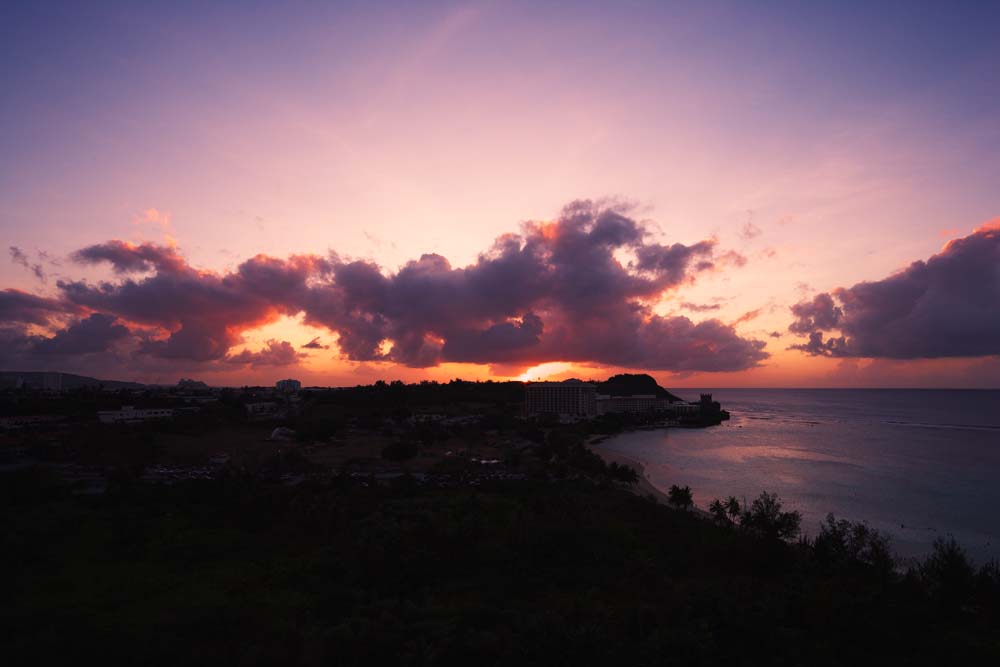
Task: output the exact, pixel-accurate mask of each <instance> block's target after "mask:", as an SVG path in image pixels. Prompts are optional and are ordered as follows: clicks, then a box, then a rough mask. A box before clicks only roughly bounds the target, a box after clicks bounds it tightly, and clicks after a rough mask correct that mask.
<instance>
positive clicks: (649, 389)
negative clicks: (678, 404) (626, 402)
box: [597, 373, 683, 401]
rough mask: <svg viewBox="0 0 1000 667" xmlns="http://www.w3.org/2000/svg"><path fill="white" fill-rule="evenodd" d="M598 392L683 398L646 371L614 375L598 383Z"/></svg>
mask: <svg viewBox="0 0 1000 667" xmlns="http://www.w3.org/2000/svg"><path fill="white" fill-rule="evenodd" d="M597 393H599V394H608V395H610V396H636V395H653V396H656V397H657V398H666V399H668V400H670V401H681V400H683V399H681V398H680V397H679V396H677V395H676V394H672V393H670V392H669V391H667V390H666V389H664V388H663V387H661V386H660V385H659V384H657V382H656V380H655V379H653V377H652V376H650V375H646V374H645V373H638V374H631V373H622V374H620V375H613V376H611V377H610V378H608V379H607V380H605V381H604V382H598V383H597Z"/></svg>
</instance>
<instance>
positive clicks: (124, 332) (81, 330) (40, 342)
mask: <svg viewBox="0 0 1000 667" xmlns="http://www.w3.org/2000/svg"><path fill="white" fill-rule="evenodd" d="M130 333H131V332H130V331H129V330H128V328H127V327H125V326H124V325H122V324H121V323H119V322H118V319H117V318H116V317H114V316H113V315H106V314H103V313H92V314H91V315H90V316H88V317H86V318H85V319H82V320H79V321H77V322H75V323H73V324H71V325H70V326H68V327H66V328H65V329H62V330H61V331H59V332H57V333H56V334H55V335H54V336H52V337H51V338H38V339H37V341H36V343H35V346H34V349H35V352H37V353H38V354H41V355H51V354H62V355H75V354H93V353H96V352H108V351H109V350H111V348H112V347H114V345H115V344H116V343H118V342H119V341H123V340H125V339H127V338H129V336H130Z"/></svg>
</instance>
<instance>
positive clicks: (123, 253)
mask: <svg viewBox="0 0 1000 667" xmlns="http://www.w3.org/2000/svg"><path fill="white" fill-rule="evenodd" d="M71 258H72V259H73V260H74V261H76V262H80V263H82V264H99V263H101V262H108V263H109V264H111V266H112V268H113V269H114V271H115V273H141V272H145V271H152V270H153V269H156V270H157V271H159V272H161V273H180V272H182V271H184V269H185V267H186V263H185V261H184V259H183V258H182V257H181V256H180V255H179V254H178V253H177V250H176V249H175V248H173V247H171V246H162V245H156V244H154V243H142V244H140V245H135V244H132V243H129V242H128V241H108V242H107V243H99V244H97V245H92V246H88V247H86V248H82V249H80V250H77V251H76V252H74V253H73V254H72V255H71Z"/></svg>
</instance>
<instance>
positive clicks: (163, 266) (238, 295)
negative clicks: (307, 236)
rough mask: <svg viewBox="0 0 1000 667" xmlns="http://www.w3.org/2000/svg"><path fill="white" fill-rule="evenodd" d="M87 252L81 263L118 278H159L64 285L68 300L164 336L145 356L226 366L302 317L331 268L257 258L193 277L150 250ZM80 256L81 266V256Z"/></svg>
mask: <svg viewBox="0 0 1000 667" xmlns="http://www.w3.org/2000/svg"><path fill="white" fill-rule="evenodd" d="M94 249H98V250H94ZM134 249H139V254H138V255H135V256H133V255H131V254H130V252H131V250H134ZM86 250H88V251H92V252H88V254H87V259H85V260H83V261H88V262H93V261H107V262H110V263H112V265H113V267H114V268H115V270H116V271H118V272H127V271H134V270H144V267H146V268H153V269H155V273H154V274H153V275H151V276H148V277H145V278H142V279H139V280H135V279H133V278H125V279H124V280H122V281H120V282H118V283H109V282H102V283H100V284H98V285H90V284H87V283H84V282H65V281H60V282H59V283H58V287H59V289H60V290H61V291H62V293H63V297H64V299H65V300H66V301H68V302H69V303H72V304H75V305H77V306H80V307H85V308H90V309H94V310H101V311H104V312H113V313H115V314H117V315H118V316H119V317H121V318H123V319H126V320H128V321H130V322H133V323H136V324H141V325H145V326H149V327H156V328H158V329H160V330H162V331H163V332H165V333H166V334H167V335H165V336H163V337H151V338H148V339H147V340H145V341H144V342H143V345H142V350H143V352H145V353H147V354H150V355H153V356H157V357H162V358H167V359H189V360H194V361H211V360H218V359H222V358H224V357H225V356H226V354H227V353H228V351H229V350H230V348H232V347H233V346H235V345H237V344H239V342H240V334H241V333H242V332H243V331H246V330H247V329H252V328H254V327H256V326H260V325H262V324H265V323H267V322H271V321H274V320H275V319H277V317H279V316H280V315H284V314H292V313H297V312H299V311H301V310H302V308H303V304H304V303H305V301H306V294H307V292H308V287H307V281H308V280H309V279H311V278H318V277H322V276H323V275H325V274H326V273H327V272H328V271H329V269H330V264H329V263H328V262H327V261H326V260H324V259H321V258H318V257H312V256H293V257H290V258H289V259H287V260H280V259H275V258H271V257H267V256H264V255H258V256H256V257H253V258H251V259H249V260H247V261H246V262H243V263H242V264H240V265H239V266H238V267H237V269H236V271H235V272H232V273H228V274H221V275H220V274H216V273H212V272H206V271H198V270H195V269H194V268H192V267H191V266H189V265H188V264H187V262H186V261H185V260H184V259H183V258H182V257H180V256H179V255H178V254H177V253H176V252H175V251H174V250H173V249H172V248H165V247H162V246H155V245H152V244H143V245H142V246H131V245H129V244H120V243H107V244H101V245H99V246H91V247H90V248H89V249H86ZM108 251H110V252H108ZM81 252H83V251H81ZM76 256H77V258H78V259H79V256H80V253H76ZM146 262H148V264H145V263H146Z"/></svg>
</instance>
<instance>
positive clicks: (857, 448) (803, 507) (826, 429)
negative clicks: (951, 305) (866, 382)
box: [603, 389, 1000, 562]
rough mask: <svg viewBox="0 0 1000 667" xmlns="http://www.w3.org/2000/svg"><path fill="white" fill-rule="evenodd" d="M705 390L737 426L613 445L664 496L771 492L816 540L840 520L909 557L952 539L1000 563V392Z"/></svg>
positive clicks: (624, 439)
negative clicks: (825, 524)
mask: <svg viewBox="0 0 1000 667" xmlns="http://www.w3.org/2000/svg"><path fill="white" fill-rule="evenodd" d="M706 391H712V393H714V395H715V398H716V399H717V400H720V401H721V402H722V404H723V407H725V408H726V409H728V410H729V411H730V412H731V413H732V414H733V419H732V420H731V421H729V422H728V423H726V424H724V425H722V426H718V427H714V428H709V429H671V430H667V431H639V432H634V433H627V434H623V435H620V436H617V437H615V438H611V439H609V440H608V441H606V442H605V443H603V444H604V446H605V447H607V448H608V449H610V450H614V451H618V452H621V453H623V454H626V455H629V456H632V457H633V458H636V459H638V460H640V461H642V462H643V463H644V464H646V465H647V470H648V472H649V475H650V479H651V480H652V481H653V483H654V484H656V485H657V486H659V487H660V488H665V487H669V486H670V485H671V484H681V485H684V484H687V485H690V486H691V488H692V489H693V491H694V497H695V502H696V503H697V504H698V505H700V506H702V507H704V506H706V505H707V504H708V503H709V502H711V500H712V499H713V498H716V497H726V496H729V495H735V496H737V497H740V498H742V497H745V498H747V499H752V498H753V497H755V496H756V495H758V494H759V493H760V492H761V491H762V490H768V491H772V492H777V493H778V494H780V495H781V497H782V499H783V500H784V501H785V504H786V505H787V506H788V507H789V508H794V509H798V510H799V511H801V512H802V514H803V528H804V529H805V530H806V531H807V532H809V533H810V534H815V533H816V532H817V531H818V525H819V522H820V521H821V520H822V519H823V517H825V516H826V514H827V512H834V513H835V514H836V515H837V516H838V517H844V518H848V519H852V520H856V521H862V520H863V521H867V522H868V523H869V524H870V525H872V526H873V527H875V528H879V529H880V530H884V531H886V532H888V533H890V534H891V535H892V536H893V539H894V543H895V547H896V550H897V551H898V552H899V553H900V554H902V555H919V554H922V553H925V552H926V551H927V550H928V549H929V547H930V544H931V543H932V542H933V540H934V539H935V538H937V537H942V536H946V535H948V534H951V535H954V536H955V538H956V539H958V540H959V541H960V542H962V543H963V544H964V545H965V546H966V547H967V548H968V549H969V551H970V553H972V554H973V556H974V557H975V558H976V559H977V560H979V561H980V562H982V561H983V560H985V559H987V558H1000V514H998V513H997V512H995V511H994V509H993V508H995V507H998V506H1000V392H998V391H952V390H736V389H723V390H706ZM685 393H687V392H685ZM690 393H691V394H692V395H696V392H690Z"/></svg>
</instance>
